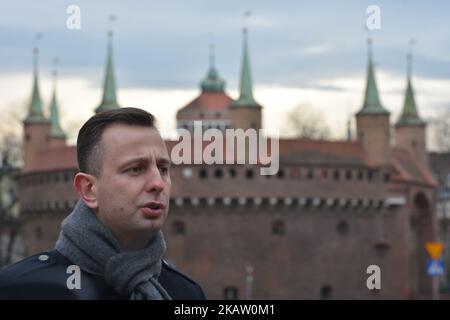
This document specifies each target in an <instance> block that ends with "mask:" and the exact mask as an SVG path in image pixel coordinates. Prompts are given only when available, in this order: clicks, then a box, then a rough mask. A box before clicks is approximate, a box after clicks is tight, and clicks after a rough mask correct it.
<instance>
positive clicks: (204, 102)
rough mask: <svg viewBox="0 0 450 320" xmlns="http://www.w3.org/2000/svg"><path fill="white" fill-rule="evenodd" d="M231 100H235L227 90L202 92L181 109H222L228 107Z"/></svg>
mask: <svg viewBox="0 0 450 320" xmlns="http://www.w3.org/2000/svg"><path fill="white" fill-rule="evenodd" d="M231 102H233V99H232V98H231V97H230V96H228V95H227V94H226V93H225V92H202V93H201V94H200V95H199V96H198V97H197V98H195V99H194V100H192V101H191V102H189V103H188V104H187V105H186V106H185V107H183V108H182V109H181V110H180V111H183V110H185V109H208V110H221V109H226V108H228V106H229V105H230V104H231Z"/></svg>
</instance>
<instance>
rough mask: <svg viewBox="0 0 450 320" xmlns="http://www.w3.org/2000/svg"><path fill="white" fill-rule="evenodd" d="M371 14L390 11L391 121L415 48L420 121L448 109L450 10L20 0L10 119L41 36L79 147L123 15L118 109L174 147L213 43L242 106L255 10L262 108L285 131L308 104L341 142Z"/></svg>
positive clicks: (396, 4) (3, 69)
mask: <svg viewBox="0 0 450 320" xmlns="http://www.w3.org/2000/svg"><path fill="white" fill-rule="evenodd" d="M69 5H78V6H79V8H80V10H81V29H79V30H70V29H68V28H67V27H66V20H67V19H68V17H69V14H67V13H66V9H67V7H68V6H69ZM369 5H377V6H378V7H379V8H380V10H381V29H379V30H374V31H372V36H373V39H374V59H375V61H376V66H377V69H376V71H377V74H376V75H377V81H378V87H379V90H380V94H381V101H382V103H383V105H385V107H386V108H387V109H389V110H390V111H392V117H391V120H392V121H395V120H396V118H397V116H398V112H399V110H400V108H401V105H402V103H403V93H404V89H405V85H406V84H405V69H406V67H405V66H406V59H405V57H406V52H407V50H408V41H409V39H411V38H414V39H415V42H416V44H415V45H414V47H413V53H414V67H413V75H414V87H415V90H416V98H417V103H418V106H419V109H420V113H421V114H422V115H423V116H424V117H430V116H432V115H433V114H435V113H436V112H439V111H441V110H443V109H446V108H447V109H449V108H450V90H449V89H450V21H449V19H448V12H450V8H449V7H450V3H449V2H448V1H361V0H355V1H345V2H344V1H333V2H332V1H299V0H295V1H294V0H293V1H264V0H258V1H256V0H250V1H248V0H247V1H242V0H227V1H214V0H185V1H181V0H177V1H175V0H166V1H147V2H145V3H144V2H143V1H95V2H94V1H56V0H53V1H52V0H40V1H20V0H15V1H7V2H5V1H4V2H2V3H1V4H0V88H1V89H0V111H1V112H2V113H3V114H7V112H9V111H11V112H17V111H16V110H20V106H22V105H25V104H26V103H27V100H28V99H29V96H30V93H31V80H32V78H31V70H32V69H31V61H32V59H31V48H32V47H33V45H34V44H35V42H36V41H35V35H36V33H37V32H41V33H42V34H43V37H42V39H41V40H40V41H39V47H40V69H39V70H40V80H41V96H42V98H43V102H44V105H45V108H46V109H47V108H48V103H49V100H50V95H51V88H52V85H51V69H52V60H53V58H54V57H58V58H59V61H60V63H59V75H60V77H59V82H58V99H59V102H60V105H61V113H62V126H63V127H64V128H65V129H66V130H68V132H69V136H70V138H71V140H72V141H73V138H74V137H75V135H76V132H77V129H78V127H79V126H80V125H81V123H83V122H84V121H85V120H86V119H87V118H88V117H89V116H90V115H91V114H92V112H93V109H94V108H95V107H96V106H97V105H98V104H99V102H100V99H101V86H102V82H103V77H104V64H105V56H106V34H107V29H108V25H109V23H108V17H109V16H110V15H111V14H114V15H116V16H117V20H116V21H115V22H114V24H113V29H114V63H115V68H116V69H115V71H116V82H117V85H118V99H119V103H120V104H121V105H122V106H137V107H142V108H145V109H147V110H149V111H151V112H153V113H155V115H156V116H157V118H159V119H160V128H161V131H162V133H163V135H165V136H166V137H170V136H172V135H173V133H174V129H175V112H176V111H177V110H178V109H179V108H181V107H183V105H185V104H187V103H188V102H189V101H190V100H192V99H193V98H194V97H195V96H196V95H197V94H198V93H199V82H200V81H201V79H202V78H203V77H204V75H205V73H206V71H207V68H208V56H209V44H210V42H211V36H210V35H211V34H213V39H214V44H215V47H216V58H215V61H216V66H217V68H218V70H219V73H220V75H221V76H222V77H223V78H225V80H226V81H227V87H226V88H227V91H228V93H229V94H230V95H231V96H232V97H234V98H235V97H237V94H238V92H237V87H238V83H239V78H238V75H239V70H240V61H241V49H242V48H241V44H242V31H241V30H242V26H243V24H244V18H243V13H244V12H245V11H246V10H250V11H251V16H250V18H249V20H248V25H249V29H250V31H249V41H250V43H249V45H250V60H251V68H252V76H253V81H254V94H255V97H256V99H257V100H258V102H259V103H260V104H262V105H263V106H264V125H265V127H266V128H267V130H268V131H269V132H276V131H280V130H282V127H283V123H284V119H285V118H284V117H285V115H286V112H287V111H288V110H290V108H292V107H293V106H295V105H297V104H303V103H308V104H310V105H311V106H312V107H313V108H316V109H317V110H319V111H321V112H323V113H324V115H325V117H326V121H327V122H328V124H329V126H330V128H331V129H332V132H333V135H334V137H336V138H339V137H343V136H344V135H345V131H346V129H345V123H346V120H347V118H348V117H349V115H351V114H352V113H354V112H356V111H357V110H358V109H359V108H360V107H361V104H362V99H363V93H364V92H363V91H364V85H365V73H366V63H367V48H366V39H367V35H368V32H367V29H366V27H365V26H366V20H367V18H368V16H369V14H367V13H366V9H367V7H368V6H369ZM5 112H6V113H5ZM269 120H270V121H269ZM281 133H282V132H281Z"/></svg>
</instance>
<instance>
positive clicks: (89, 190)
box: [73, 172, 98, 210]
mask: <svg viewBox="0 0 450 320" xmlns="http://www.w3.org/2000/svg"><path fill="white" fill-rule="evenodd" d="M73 186H74V187H75V189H76V190H77V192H78V195H79V196H80V198H81V199H83V201H84V202H85V203H86V205H87V206H88V207H89V208H91V209H93V210H96V209H97V208H98V202H97V178H95V177H94V176H93V175H90V174H87V173H84V172H78V173H77V174H76V175H75V177H74V178H73Z"/></svg>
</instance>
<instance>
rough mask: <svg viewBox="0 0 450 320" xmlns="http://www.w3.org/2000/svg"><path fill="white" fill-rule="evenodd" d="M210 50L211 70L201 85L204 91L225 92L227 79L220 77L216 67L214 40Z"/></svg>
mask: <svg viewBox="0 0 450 320" xmlns="http://www.w3.org/2000/svg"><path fill="white" fill-rule="evenodd" d="M209 50H210V52H209V70H208V73H207V74H206V77H205V78H204V79H203V80H202V82H201V84H200V87H201V88H202V91H204V92H223V90H224V89H225V81H224V80H223V79H221V78H220V77H219V73H218V71H217V69H216V68H215V67H214V43H213V42H212V41H211V45H210V47H209Z"/></svg>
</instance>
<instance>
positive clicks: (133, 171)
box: [127, 167, 143, 173]
mask: <svg viewBox="0 0 450 320" xmlns="http://www.w3.org/2000/svg"><path fill="white" fill-rule="evenodd" d="M127 171H128V172H131V173H140V172H142V171H143V168H142V167H131V168H130V169H128V170H127Z"/></svg>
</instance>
